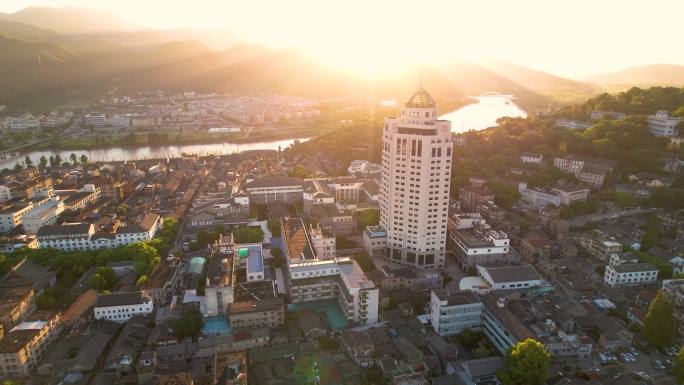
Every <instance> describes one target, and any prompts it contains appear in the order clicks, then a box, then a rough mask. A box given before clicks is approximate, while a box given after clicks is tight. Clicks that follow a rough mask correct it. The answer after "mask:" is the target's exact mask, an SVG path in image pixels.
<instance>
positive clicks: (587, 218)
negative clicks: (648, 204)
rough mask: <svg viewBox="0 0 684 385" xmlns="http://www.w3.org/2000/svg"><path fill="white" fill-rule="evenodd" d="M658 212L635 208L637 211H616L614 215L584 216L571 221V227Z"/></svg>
mask: <svg viewBox="0 0 684 385" xmlns="http://www.w3.org/2000/svg"><path fill="white" fill-rule="evenodd" d="M654 211H656V209H642V208H635V209H627V210H622V211H616V212H612V213H607V214H589V215H583V216H581V217H576V218H574V219H572V220H571V221H570V225H571V226H583V225H585V224H587V223H589V222H598V221H603V220H606V219H618V218H622V217H629V216H634V215H641V214H647V213H651V212H654Z"/></svg>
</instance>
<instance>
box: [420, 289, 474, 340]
mask: <svg viewBox="0 0 684 385" xmlns="http://www.w3.org/2000/svg"><path fill="white" fill-rule="evenodd" d="M483 310H484V304H483V303H482V301H481V300H480V297H479V296H478V295H477V294H475V293H473V292H470V291H461V292H458V293H455V294H452V295H448V294H447V293H446V291H445V290H441V289H440V290H433V291H432V292H431V294H430V323H431V325H432V328H433V329H434V331H435V333H437V334H439V335H440V336H442V337H444V336H449V335H452V334H458V333H460V332H462V331H464V330H465V329H480V328H481V327H482V312H483Z"/></svg>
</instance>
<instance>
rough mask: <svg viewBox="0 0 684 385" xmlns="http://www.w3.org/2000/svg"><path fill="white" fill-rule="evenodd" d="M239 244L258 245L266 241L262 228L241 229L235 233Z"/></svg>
mask: <svg viewBox="0 0 684 385" xmlns="http://www.w3.org/2000/svg"><path fill="white" fill-rule="evenodd" d="M233 235H234V236H235V242H237V243H257V242H261V241H262V240H263V239H264V231H263V230H262V229H261V227H241V228H239V229H237V230H235V232H234V233H233Z"/></svg>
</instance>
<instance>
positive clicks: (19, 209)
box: [0, 202, 33, 233]
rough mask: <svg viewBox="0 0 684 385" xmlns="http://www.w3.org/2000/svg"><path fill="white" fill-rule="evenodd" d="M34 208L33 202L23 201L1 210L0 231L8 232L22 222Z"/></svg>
mask: <svg viewBox="0 0 684 385" xmlns="http://www.w3.org/2000/svg"><path fill="white" fill-rule="evenodd" d="M31 210H33V202H22V203H17V204H14V205H12V206H9V207H7V208H5V209H4V210H2V211H0V233H7V232H9V231H10V230H12V229H13V228H15V227H17V226H19V225H20V224H21V221H22V219H23V218H24V216H25V215H26V214H27V213H28V212H29V211H31Z"/></svg>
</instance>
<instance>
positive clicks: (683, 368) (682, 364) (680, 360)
mask: <svg viewBox="0 0 684 385" xmlns="http://www.w3.org/2000/svg"><path fill="white" fill-rule="evenodd" d="M683 108H684V107H683ZM672 375H673V376H674V378H675V380H677V382H678V383H680V384H681V383H682V382H684V346H682V347H681V349H679V353H677V358H675V360H674V363H673V364H672Z"/></svg>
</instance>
